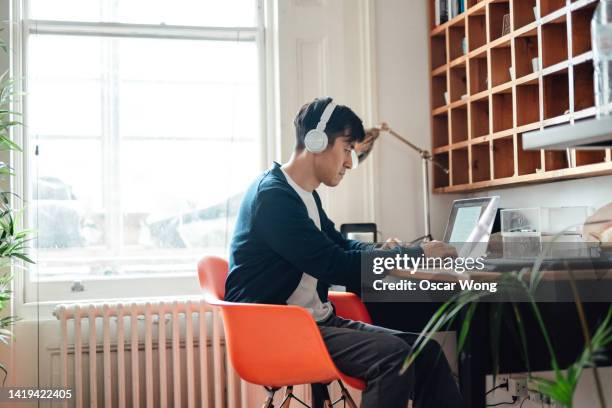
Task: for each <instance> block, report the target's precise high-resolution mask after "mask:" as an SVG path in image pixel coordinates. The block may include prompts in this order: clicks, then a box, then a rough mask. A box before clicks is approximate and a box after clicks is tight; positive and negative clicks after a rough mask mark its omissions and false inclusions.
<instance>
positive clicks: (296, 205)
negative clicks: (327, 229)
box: [253, 188, 362, 285]
mask: <svg viewBox="0 0 612 408" xmlns="http://www.w3.org/2000/svg"><path fill="white" fill-rule="evenodd" d="M253 213H254V214H253V215H254V227H255V228H254V229H255V231H256V233H257V234H258V236H260V237H261V238H262V239H263V240H264V241H265V242H266V243H267V244H268V245H269V246H270V247H271V248H272V249H273V250H274V251H275V252H276V253H278V254H279V255H280V256H281V257H283V258H284V259H285V260H287V261H288V262H289V263H291V264H292V265H293V266H295V267H296V268H297V269H299V270H301V271H302V272H305V273H307V274H309V275H311V276H313V277H315V278H317V279H320V280H323V281H325V282H328V283H332V284H340V285H344V284H345V283H346V282H349V281H352V280H353V279H354V277H355V276H359V275H360V273H361V271H360V266H361V253H362V250H361V249H356V248H357V247H358V246H356V245H350V247H351V249H345V248H344V247H342V246H341V245H340V244H339V243H338V242H336V241H335V240H333V239H330V237H328V235H327V234H325V233H324V232H322V231H320V230H319V229H318V228H317V227H316V225H315V224H314V222H313V221H312V220H311V219H310V218H309V217H308V213H307V212H306V208H305V207H304V205H303V203H302V202H301V201H300V199H299V197H297V196H295V195H294V194H291V193H290V192H289V191H285V190H282V189H276V188H272V189H265V190H263V191H261V192H260V193H259V197H258V198H257V200H256V201H255V203H254V207H253ZM321 222H322V225H323V220H321ZM338 235H340V234H338ZM340 238H342V236H341V235H340Z"/></svg>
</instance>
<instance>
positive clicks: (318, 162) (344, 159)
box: [314, 136, 355, 187]
mask: <svg viewBox="0 0 612 408" xmlns="http://www.w3.org/2000/svg"><path fill="white" fill-rule="evenodd" d="M354 147H355V145H354V143H351V142H349V137H347V136H341V137H338V138H336V139H335V142H334V145H333V146H329V147H328V148H327V149H325V151H324V152H322V153H319V154H316V155H315V159H314V160H315V175H316V176H317V178H318V179H319V181H320V182H321V183H323V184H325V185H326V186H329V187H335V186H337V185H338V184H340V181H341V180H342V177H344V173H345V172H346V171H347V170H350V169H351V167H352V165H353V161H352V159H351V150H352V149H353V148H354Z"/></svg>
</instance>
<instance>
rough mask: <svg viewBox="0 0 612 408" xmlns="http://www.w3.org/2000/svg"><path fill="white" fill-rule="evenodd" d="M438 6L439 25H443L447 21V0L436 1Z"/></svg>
mask: <svg viewBox="0 0 612 408" xmlns="http://www.w3.org/2000/svg"><path fill="white" fill-rule="evenodd" d="M437 2H438V4H439V5H440V24H444V23H446V22H447V21H448V20H449V14H448V13H449V8H448V0H437Z"/></svg>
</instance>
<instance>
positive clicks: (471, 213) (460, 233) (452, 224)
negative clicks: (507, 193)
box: [444, 196, 499, 243]
mask: <svg viewBox="0 0 612 408" xmlns="http://www.w3.org/2000/svg"><path fill="white" fill-rule="evenodd" d="M498 203H499V197H497V196H495V197H484V198H468V199H465V200H455V201H454V202H453V208H452V209H451V213H450V216H449V218H448V224H447V225H446V231H445V233H444V242H450V243H465V242H473V243H477V242H484V243H486V242H488V241H489V236H490V234H491V229H492V228H493V222H494V221H495V213H496V211H497V206H498Z"/></svg>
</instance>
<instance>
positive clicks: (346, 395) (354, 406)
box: [338, 380, 357, 408]
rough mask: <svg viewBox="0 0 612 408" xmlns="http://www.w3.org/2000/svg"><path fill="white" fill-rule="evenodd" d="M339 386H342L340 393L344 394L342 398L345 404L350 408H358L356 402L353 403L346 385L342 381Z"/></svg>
mask: <svg viewBox="0 0 612 408" xmlns="http://www.w3.org/2000/svg"><path fill="white" fill-rule="evenodd" d="M338 384H340V393H341V394H342V397H341V398H342V399H343V400H344V402H346V404H347V405H348V406H349V408H357V404H355V401H353V398H352V397H351V394H350V393H349V392H348V390H347V389H346V387H345V386H344V384H342V381H340V380H338Z"/></svg>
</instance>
